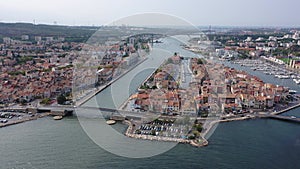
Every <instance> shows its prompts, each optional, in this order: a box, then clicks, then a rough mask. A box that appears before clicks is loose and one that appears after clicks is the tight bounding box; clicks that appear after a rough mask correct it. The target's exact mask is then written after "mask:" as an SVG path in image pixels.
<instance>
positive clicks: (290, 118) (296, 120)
mask: <svg viewBox="0 0 300 169" xmlns="http://www.w3.org/2000/svg"><path fill="white" fill-rule="evenodd" d="M267 117H268V118H271V119H276V120H283V121H288V122H294V123H300V118H297V117H294V116H281V115H269V116H267Z"/></svg>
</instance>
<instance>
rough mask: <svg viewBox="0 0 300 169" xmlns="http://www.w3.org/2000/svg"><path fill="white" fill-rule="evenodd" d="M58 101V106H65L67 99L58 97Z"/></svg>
mask: <svg viewBox="0 0 300 169" xmlns="http://www.w3.org/2000/svg"><path fill="white" fill-rule="evenodd" d="M56 100H57V103H58V104H64V103H65V102H66V101H67V99H66V97H65V96H64V95H59V96H57V98H56Z"/></svg>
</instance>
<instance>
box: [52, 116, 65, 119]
mask: <svg viewBox="0 0 300 169" xmlns="http://www.w3.org/2000/svg"><path fill="white" fill-rule="evenodd" d="M53 119H54V120H61V119H63V116H54V117H53Z"/></svg>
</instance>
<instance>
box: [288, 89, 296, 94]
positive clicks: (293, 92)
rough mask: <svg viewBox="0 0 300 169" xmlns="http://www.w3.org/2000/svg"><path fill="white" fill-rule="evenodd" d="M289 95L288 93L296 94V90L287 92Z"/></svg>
mask: <svg viewBox="0 0 300 169" xmlns="http://www.w3.org/2000/svg"><path fill="white" fill-rule="evenodd" d="M289 93H290V94H296V93H297V90H289Z"/></svg>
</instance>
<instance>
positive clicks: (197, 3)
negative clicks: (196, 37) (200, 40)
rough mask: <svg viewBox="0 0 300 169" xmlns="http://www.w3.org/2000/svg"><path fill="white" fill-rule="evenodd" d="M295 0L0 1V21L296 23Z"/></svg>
mask: <svg viewBox="0 0 300 169" xmlns="http://www.w3.org/2000/svg"><path fill="white" fill-rule="evenodd" d="M299 6H300V1H299V0H249V1H245V0H25V1H24V0H0V22H30V23H33V22H34V21H35V23H36V24H54V23H56V24H59V25H88V26H92V25H95V26H99V25H106V24H111V23H113V22H115V21H118V20H120V19H121V18H124V17H128V16H131V15H137V14H143V13H162V14H167V15H171V16H173V17H178V18H181V19H183V20H186V21H187V22H189V23H192V24H193V25H197V26H208V25H211V26H300V17H299V16H300V10H299V9H298V8H299Z"/></svg>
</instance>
